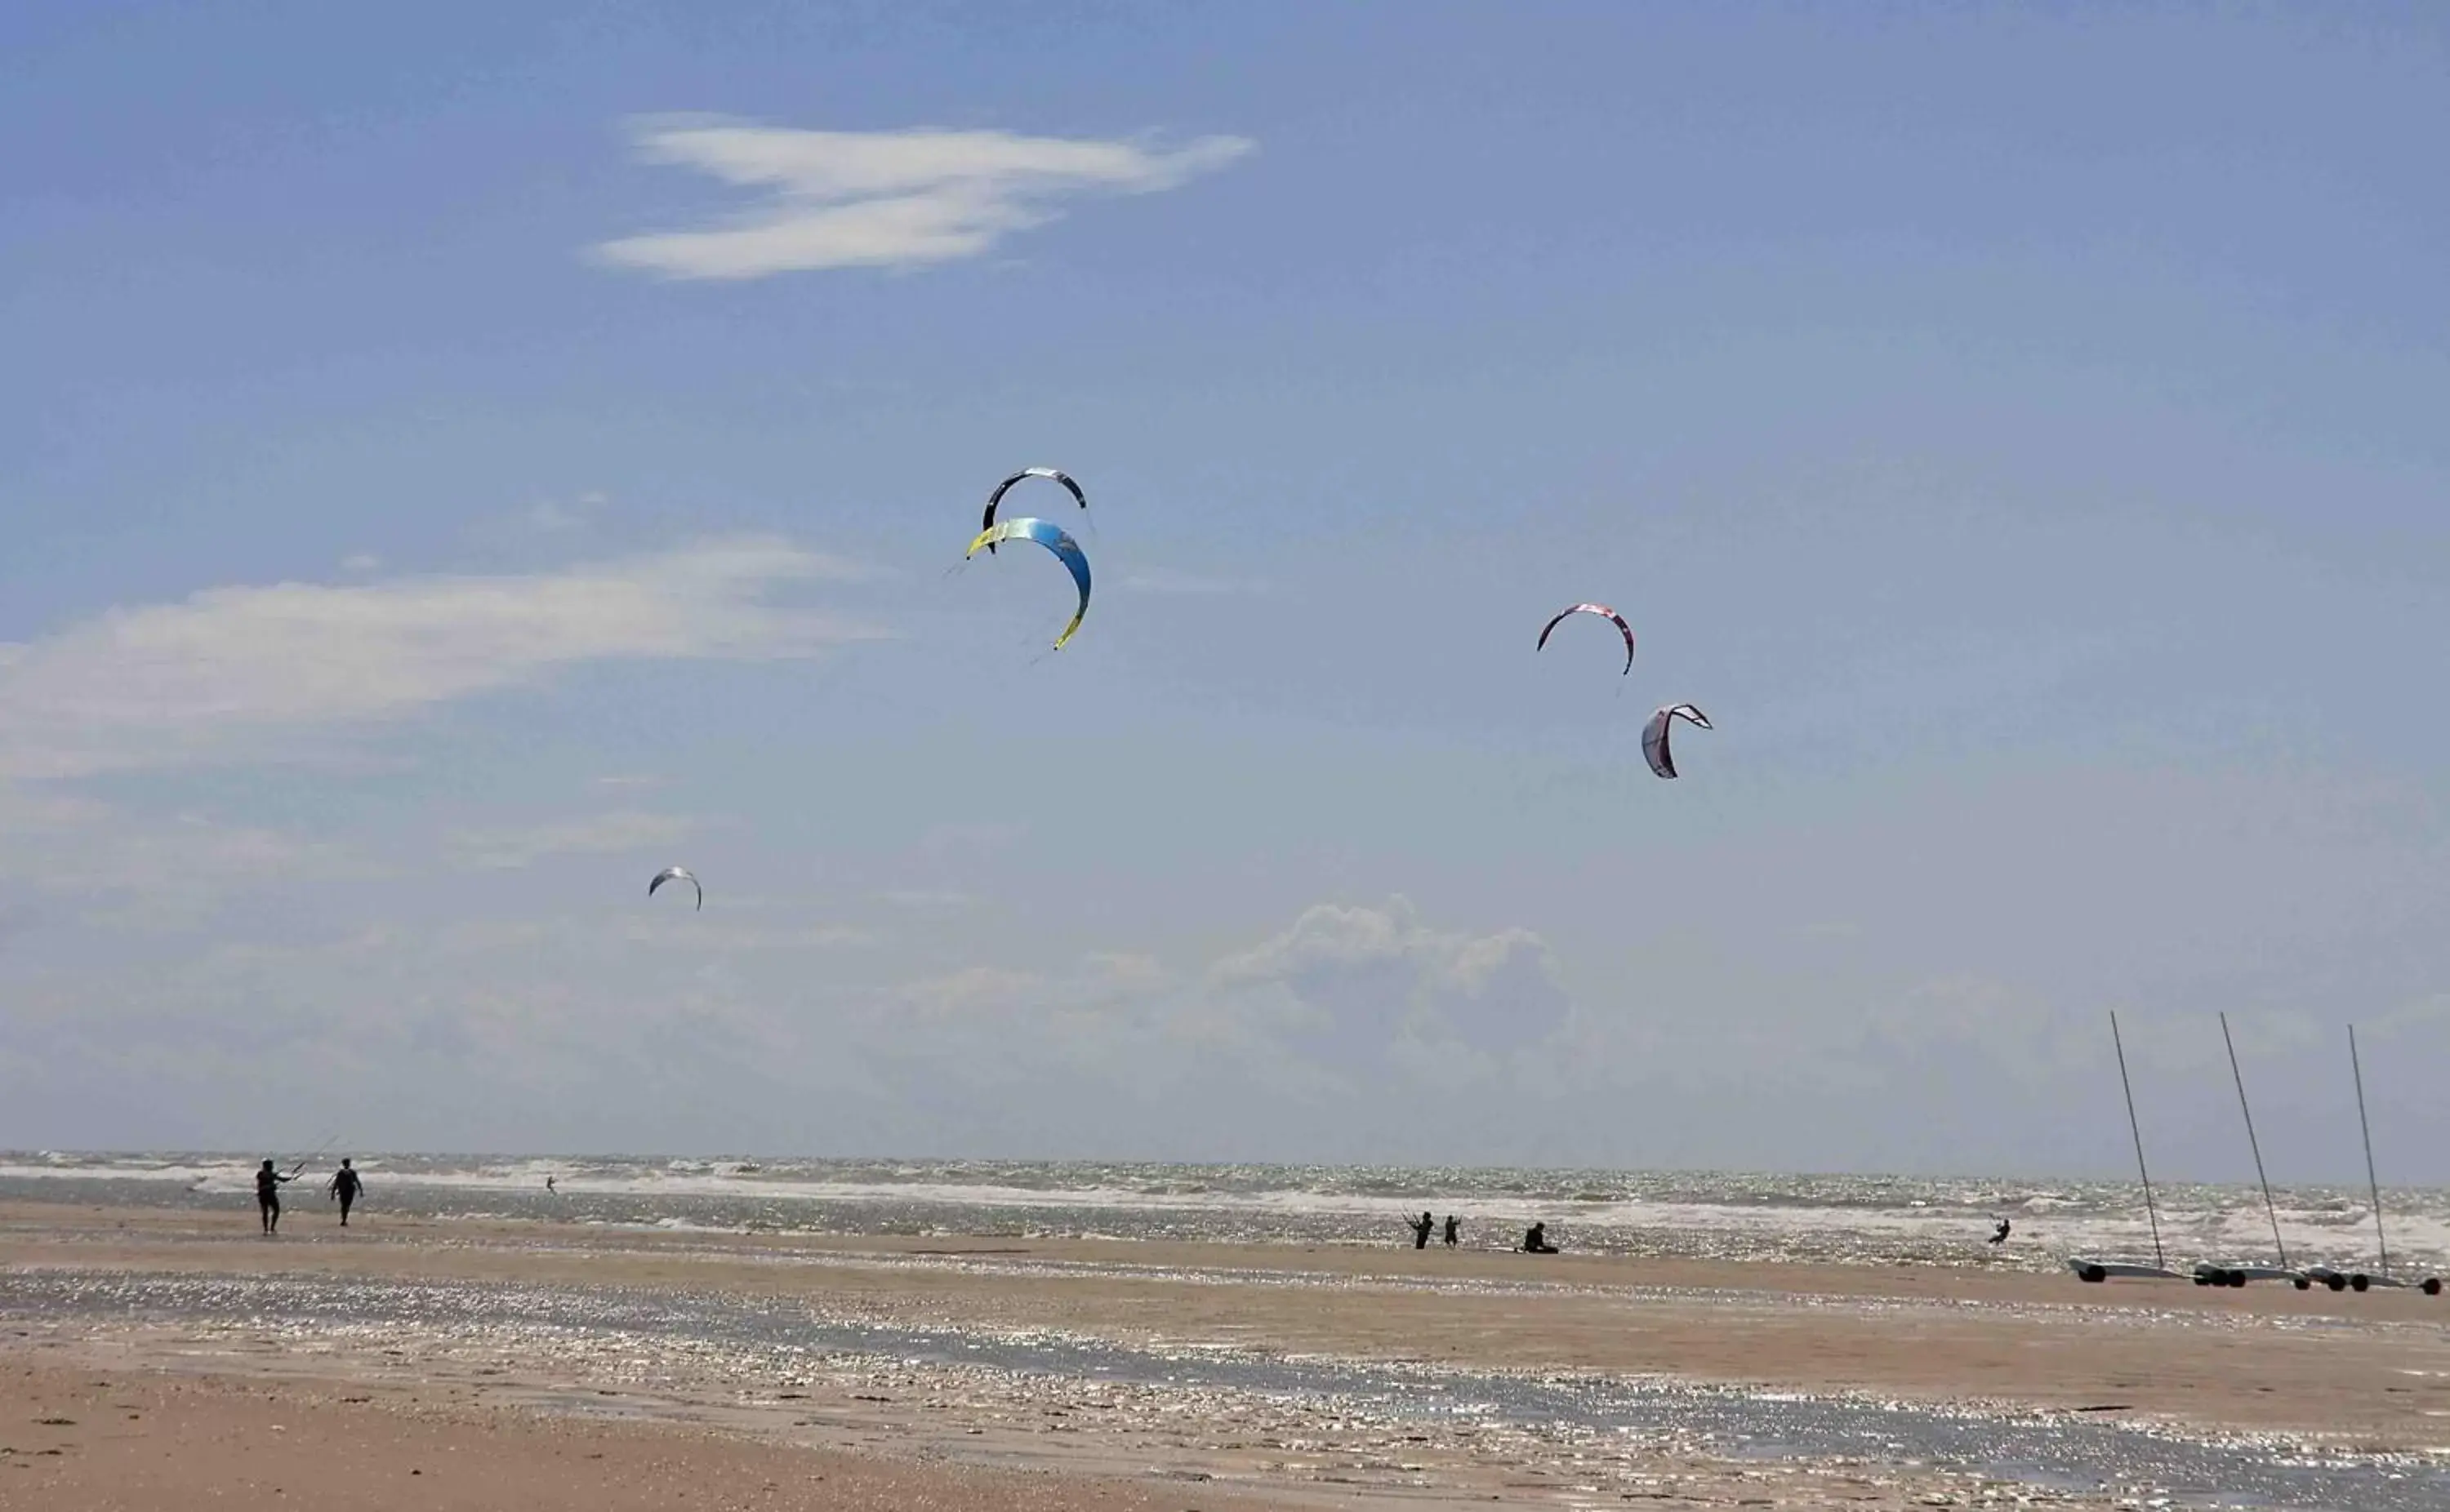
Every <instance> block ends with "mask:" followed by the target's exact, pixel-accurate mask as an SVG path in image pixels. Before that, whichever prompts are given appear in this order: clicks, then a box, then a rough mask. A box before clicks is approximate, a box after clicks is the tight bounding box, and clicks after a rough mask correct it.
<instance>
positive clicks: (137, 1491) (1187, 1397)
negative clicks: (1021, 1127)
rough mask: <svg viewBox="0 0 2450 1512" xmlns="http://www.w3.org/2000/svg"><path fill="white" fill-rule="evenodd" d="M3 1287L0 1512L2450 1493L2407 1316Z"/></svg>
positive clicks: (556, 1240) (387, 1264)
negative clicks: (280, 1505)
mask: <svg viewBox="0 0 2450 1512" xmlns="http://www.w3.org/2000/svg"><path fill="white" fill-rule="evenodd" d="M0 1268H5V1270H4V1271H0V1367H5V1369H6V1372H7V1385H6V1386H5V1391H6V1393H7V1402H6V1406H5V1410H6V1412H7V1417H6V1418H5V1419H0V1422H5V1423H6V1424H7V1427H6V1430H5V1432H0V1447H5V1449H6V1451H7V1452H6V1453H5V1454H0V1465H5V1468H0V1505H5V1506H12V1507H13V1506H27V1507H33V1506H42V1507H56V1508H60V1509H63V1512H73V1509H80V1508H87V1507H91V1508H101V1507H153V1506H161V1507H168V1506H173V1505H191V1504H196V1503H197V1501H198V1500H199V1499H203V1498H205V1497H207V1496H208V1495H209V1494H210V1493H211V1492H212V1491H213V1490H215V1489H216V1488H218V1489H220V1490H222V1491H224V1492H226V1494H229V1495H233V1496H236V1495H240V1494H242V1493H243V1488H246V1487H264V1486H270V1485H276V1484H277V1485H278V1486H280V1487H281V1489H282V1495H283V1496H284V1497H301V1496H302V1497H306V1498H309V1499H311V1500H312V1502H313V1504H317V1505H335V1506H355V1505H364V1506H437V1507H441V1506H472V1507H473V1506H493V1505H499V1506H550V1505H562V1504H567V1505H572V1506H579V1505H590V1506H598V1505H600V1506H627V1505H639V1506H645V1505H676V1504H680V1500H681V1499H680V1495H679V1488H683V1487H686V1488H688V1489H689V1491H690V1495H689V1498H688V1500H689V1502H690V1504H714V1505H726V1506H730V1505H738V1506H863V1505H869V1504H876V1505H885V1504H892V1505H896V1506H910V1505H943V1506H968V1505H981V1506H984V1505H989V1504H993V1505H1001V1506H1014V1505H1020V1506H1028V1505H1037V1504H1041V1503H1040V1502H1034V1501H1032V1500H1030V1499H1031V1498H1033V1497H1042V1498H1048V1499H1049V1500H1046V1501H1044V1502H1042V1504H1046V1505H1112V1506H1116V1507H1138V1506H1168V1507H1190V1506H1201V1507H1209V1508H1218V1507H1232V1506H1241V1505H1250V1506H1257V1505H1317V1506H1351V1505H1381V1504H1392V1503H1396V1502H1400V1503H1403V1504H1408V1505H1412V1504H1444V1503H1449V1502H1452V1503H1457V1504H1459V1503H1461V1502H1466V1501H1471V1502H1486V1501H1488V1500H1491V1499H1496V1500H1500V1501H1504V1502H1522V1503H1524V1504H1553V1505H1597V1504H1601V1503H1603V1502H1604V1503H1606V1504H1612V1505H1613V1504H1625V1503H1626V1502H1628V1501H1631V1502H1638V1503H1642V1504H1663V1505H1740V1504H1754V1505H1764V1506H1821V1505H1840V1504H1843V1505H1856V1506H1868V1507H1886V1506H1896V1507H1905V1506H1915V1505H1950V1504H1965V1505H1975V1504H2003V1505H2005V1504H2034V1503H2050V1504H2070V1505H2095V1504H2098V1505H2112V1504H2117V1503H2119V1502H2121V1501H2127V1502H2131V1503H2135V1504H2141V1502H2137V1499H2138V1498H2141V1499H2143V1501H2144V1502H2149V1498H2150V1497H2151V1496H2152V1495H2154V1494H2174V1495H2177V1496H2179V1497H2180V1498H2181V1499H2182V1500H2183V1499H2186V1498H2189V1497H2192V1498H2194V1499H2197V1500H2203V1501H2207V1502H2216V1501H2219V1500H2221V1499H2223V1498H2224V1497H2226V1496H2232V1495H2233V1496H2236V1497H2239V1498H2245V1497H2247V1496H2253V1497H2257V1498H2260V1499H2262V1500H2264V1501H2266V1502H2272V1503H2274V1504H2296V1505H2323V1504H2329V1503H2331V1502H2338V1504H2343V1505H2359V1506H2368V1505H2369V1506H2382V1505H2408V1506H2425V1505H2440V1504H2444V1496H2443V1492H2442V1491H2441V1489H2440V1487H2441V1484H2442V1483H2440V1481H2439V1480H2438V1478H2437V1477H2436V1472H2435V1471H2434V1470H2433V1469H2432V1468H2430V1467H2431V1466H2434V1465H2436V1464H2438V1463H2439V1462H2440V1458H2441V1457H2443V1456H2444V1455H2450V1447H2445V1446H2450V1327H2445V1325H2450V1313H2445V1312H2444V1311H2443V1308H2442V1305H2441V1303H2440V1301H2439V1300H2438V1299H2428V1298H2423V1297H2421V1296H2420V1295H2417V1294H2414V1293H2392V1294H2382V1293H2373V1294H2369V1295H2364V1296H2358V1295H2355V1294H2348V1295H2335V1294H2333V1293H2330V1292H2327V1291H2323V1290H2319V1289H2318V1290H2316V1291H2313V1292H2297V1291H2294V1290H2291V1289H2285V1288H2260V1289H2246V1290H2242V1291H2240V1290H2222V1289H2198V1288H2194V1287H2191V1286H2186V1285H2166V1284H2164V1285H2153V1284H2131V1285H2113V1286H2108V1287H2086V1286H2082V1285H2081V1284H2079V1283H2078V1282H2076V1281H2075V1280H2074V1279H2073V1278H2072V1277H2067V1278H2059V1277H2052V1276H2044V1275H2037V1274H2033V1273H2031V1272H2024V1271H2012V1270H1996V1271H1987V1272H1986V1271H1984V1270H1977V1269H1971V1268H1966V1269H1954V1270H1952V1269H1945V1268H1936V1267H1885V1268H1883V1267H1869V1266H1799V1265H1761V1264H1745V1263H1700V1262H1660V1261H1642V1260H1634V1259H1625V1258H1610V1257H1582V1256H1575V1255H1571V1254H1568V1255H1562V1256H1556V1257H1535V1256H1525V1255H1518V1254H1508V1253H1504V1252H1496V1251H1462V1252H1455V1253H1448V1252H1444V1251H1443V1250H1438V1249H1432V1250H1428V1251H1414V1250H1410V1249H1397V1248H1392V1247H1390V1248H1387V1249H1383V1250H1363V1249H1354V1248H1301V1247H1292V1246H1283V1247H1269V1246H1228V1245H1200V1244H1167V1243H1129V1242H1108V1241H1095V1240H1028V1241H1021V1240H1015V1239H1010V1238H1002V1237H979V1238H974V1239H965V1240H951V1239H941V1238H940V1239H925V1240H921V1239H904V1238H878V1237H846V1238H823V1237H805V1236H749V1235H733V1234H713V1233H701V1232H678V1233H675V1232H669V1231H666V1232H654V1231H629V1230H611V1229H605V1228H601V1227H592V1226H580V1225H555V1224H540V1223H538V1224H532V1223H517V1222H481V1223H480V1222H451V1221H438V1220H431V1219H398V1218H384V1217H380V1216H369V1217H366V1218H363V1219H361V1221H360V1225H359V1226H357V1227H353V1228H351V1229H349V1230H347V1231H342V1230H340V1229H339V1228H338V1227H337V1226H336V1225H334V1224H333V1223H332V1222H331V1221H330V1219H329V1217H328V1216H327V1215H326V1214H323V1213H321V1212H311V1211H310V1212H301V1213H298V1214H295V1215H293V1216H292V1218H291V1219H290V1220H289V1226H288V1227H287V1228H286V1229H285V1230H284V1231H283V1233H282V1235H281V1237H279V1238H278V1239H274V1240H265V1239H262V1238H260V1237H258V1236H257V1235H256V1234H254V1232H253V1231H252V1221H251V1214H245V1213H239V1212H232V1213H230V1214H228V1215H226V1216H224V1215H220V1214H199V1213H194V1212H164V1211H160V1210H155V1209H143V1208H68V1207H64V1206H51V1205H42V1204H14V1205H9V1206H7V1207H0ZM97 1383H107V1385H102V1384H97ZM120 1403H125V1404H126V1406H125V1407H124V1408H123V1407H121V1406H118V1405H114V1404H120ZM130 1413H133V1414H135V1416H132V1417H131V1416H129V1415H128V1414H130ZM45 1419H68V1420H72V1425H69V1424H62V1425H45V1423H44V1420H45ZM106 1424H107V1429H106V1427H105V1426H103V1425H106ZM275 1425H279V1426H278V1429H277V1431H276V1428H275ZM310 1440H311V1441H315V1442H317V1443H321V1442H324V1441H335V1442H338V1443H340V1444H345V1445H346V1447H345V1449H343V1450H336V1451H335V1452H332V1453H328V1454H327V1453H322V1452H320V1451H319V1452H312V1453H308V1452H301V1451H299V1450H298V1449H296V1448H295V1447H293V1446H296V1445H299V1444H303V1443H305V1442H307V1441H310ZM267 1444H269V1445H271V1446H273V1447H275V1448H279V1449H280V1451H281V1452H279V1453H278V1454H274V1455H271V1456H269V1457H268V1458H267V1456H266V1455H265V1454H263V1453H262V1452H259V1451H260V1450H262V1448H263V1447H264V1446H265V1445H267ZM51 1451H57V1452H51ZM599 1454H600V1455H601V1456H603V1458H602V1459H591V1458H588V1456H590V1455H599ZM2020 1465H2021V1466H2022V1467H2023V1468H2021V1469H2020V1468H2019V1466H2020ZM2306 1465H2311V1466H2314V1467H2315V1468H2314V1469H2311V1470H2304V1469H2302V1467H2303V1466H2306ZM2290 1466H2299V1467H2301V1468H2298V1469H2291V1468H2289V1467H2290ZM446 1467H447V1468H448V1470H449V1472H450V1473H449V1474H447V1475H446V1474H444V1473H442V1471H443V1470H444V1469H445V1468H446ZM420 1468H421V1469H423V1470H424V1472H425V1473H424V1474H421V1475H416V1476H411V1475H408V1474H407V1473H406V1472H407V1471H408V1470H411V1469H420ZM2308 1476H2311V1477H2313V1479H2312V1480H2307V1479H2305V1478H2306V1477H2308ZM659 1477H661V1478H662V1479H658V1478H659ZM820 1477H822V1478H823V1479H819V1478H820ZM2291 1477H2295V1479H2291ZM2361 1477H2370V1480H2363V1479H2360V1478H2361ZM2258 1478H2261V1479H2260V1480H2258ZM429 1480H430V1482H431V1483H429ZM2230 1481H2235V1482H2236V1484H2233V1485H2232V1484H2227V1483H2226V1482H2230ZM664 1487H671V1488H673V1489H671V1491H670V1492H669V1494H668V1493H667V1491H666V1490H665V1489H662V1488H664ZM2360 1488H2362V1489H2360ZM2368 1493H2370V1494H2368ZM267 1494H268V1493H267ZM352 1497H354V1498H358V1499H359V1500H355V1501H352V1500H349V1498H352ZM554 1497H561V1498H565V1499H566V1500H564V1501H554V1500H553V1499H554ZM624 1498H627V1499H628V1500H624ZM1935 1498H1944V1499H1946V1500H1933V1499H1935ZM2394 1498H2395V1499H2396V1500H2392V1499H2394Z"/></svg>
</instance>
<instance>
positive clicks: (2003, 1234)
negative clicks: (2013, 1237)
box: [1991, 1218, 2015, 1244]
mask: <svg viewBox="0 0 2450 1512" xmlns="http://www.w3.org/2000/svg"><path fill="white" fill-rule="evenodd" d="M2013 1227H2015V1226H2014V1225H2013V1224H2011V1223H2010V1222H2009V1221H2008V1220H2007V1219H2005V1218H2002V1219H2000V1220H1999V1231H1998V1232H1997V1233H1994V1234H1993V1235H1992V1236H1991V1242H1992V1243H1993V1244H2006V1243H2007V1242H2008V1231H2009V1230H2010V1229H2012V1228H2013Z"/></svg>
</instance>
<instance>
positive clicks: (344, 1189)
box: [324, 1155, 365, 1229]
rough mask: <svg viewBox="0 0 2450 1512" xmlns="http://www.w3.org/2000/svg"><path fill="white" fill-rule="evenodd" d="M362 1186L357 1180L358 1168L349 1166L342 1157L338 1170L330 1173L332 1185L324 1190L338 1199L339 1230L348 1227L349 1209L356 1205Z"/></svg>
mask: <svg viewBox="0 0 2450 1512" xmlns="http://www.w3.org/2000/svg"><path fill="white" fill-rule="evenodd" d="M364 1186H365V1184H364V1183H363V1182H361V1181H360V1180H359V1179H358V1168H357V1167H355V1166H353V1165H351V1164H349V1157H348V1156H346V1155H342V1156H341V1157H340V1170H338V1171H335V1172H333V1173H332V1184H331V1185H330V1186H329V1187H327V1188H325V1189H324V1190H325V1191H327V1192H330V1193H331V1194H332V1195H333V1196H335V1197H338V1198H340V1227H341V1228H343V1229H345V1228H347V1227H348V1226H349V1209H350V1208H351V1207H353V1206H354V1205H355V1204H356V1203H357V1200H358V1193H359V1192H360V1191H362V1190H364Z"/></svg>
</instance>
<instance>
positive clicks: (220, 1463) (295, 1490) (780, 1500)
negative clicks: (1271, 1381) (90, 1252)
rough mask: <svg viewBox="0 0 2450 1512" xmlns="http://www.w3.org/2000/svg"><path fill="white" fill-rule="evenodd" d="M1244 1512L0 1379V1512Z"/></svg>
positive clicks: (17, 1368)
mask: <svg viewBox="0 0 2450 1512" xmlns="http://www.w3.org/2000/svg"><path fill="white" fill-rule="evenodd" d="M218 1504H228V1505H247V1506H255V1507H282V1506H296V1507H310V1508H316V1509H319V1512H391V1509H394V1508H424V1509H433V1512H475V1509H477V1508H504V1509H508V1508H518V1509H521V1512H632V1509H636V1512H647V1509H650V1508H652V1509H656V1512H668V1509H671V1508H676V1507H697V1508H709V1509H729V1508H743V1509H746V1508H755V1509H758V1512H798V1509H803V1508H807V1509H813V1508H836V1507H878V1508H888V1507H889V1508H896V1509H903V1512H937V1509H946V1512H949V1509H968V1508H985V1507H1004V1508H1010V1509H1012V1512H1070V1509H1072V1508H1090V1509H1098V1512H1181V1509H1183V1508H1186V1507H1198V1508H1201V1509H1203V1512H1257V1509H1258V1508H1259V1507H1260V1506H1262V1505H1264V1504H1265V1503H1262V1502H1245V1501H1234V1500H1227V1499H1224V1498H1221V1497H1216V1498H1211V1497H1199V1496H1194V1497H1191V1498H1189V1499H1186V1498H1185V1497H1184V1495H1183V1494H1182V1492H1181V1490H1178V1489H1173V1488H1166V1489H1158V1488H1154V1487H1149V1486H1139V1485H1133V1484H1129V1483H1123V1482H1118V1481H1109V1480H1102V1479H1098V1478H1093V1477H1084V1476H1062V1477H1056V1476H1046V1475H1029V1474H1017V1473H1009V1472H1001V1473H1000V1472H996V1471H989V1470H973V1469H964V1468H962V1467H959V1466H951V1465H919V1464H902V1463H896V1462H893V1461H889V1460H879V1459H874V1458H870V1457H866V1456H861V1455H855V1454H846V1453H836V1452H828V1451H826V1450H822V1449H814V1448H807V1447H793V1446H789V1445H785V1444H768V1443H760V1442H757V1441H755V1440H751V1439H745V1438H737V1437H730V1436H717V1435H711V1434H709V1433H706V1432H704V1431H692V1430H689V1429H683V1428H675V1427H669V1426H663V1425H647V1424H603V1423H589V1422H584V1421H580V1420H576V1419H573V1418H571V1417H568V1416H553V1415H540V1414H535V1413H528V1412H519V1411H514V1410H503V1409H491V1408H486V1407H483V1406H468V1405H458V1406H449V1405H432V1404H419V1403H417V1402H414V1401H410V1400H408V1393H404V1392H402V1391H400V1390H399V1389H398V1388H396V1387H392V1386H360V1387H352V1386H307V1385H300V1384H295V1383H271V1382H265V1381H261V1380H243V1379H239V1380H232V1379H214V1378H208V1377H195V1376H163V1375H158V1374H151V1373H148V1372H146V1370H144V1369H143V1368H141V1367H140V1368H138V1369H135V1370H133V1371H126V1370H123V1371H114V1372H111V1373H108V1374H103V1373H97V1372H96V1371H94V1370H93V1369H90V1368H87V1367H73V1366H68V1365H65V1364H43V1365H33V1366H27V1365H19V1364H16V1363H15V1362H14V1361H13V1360H11V1361H10V1364H9V1365H8V1366H7V1367H5V1368H0V1508H10V1509H14V1508H20V1507H22V1508H25V1509H27V1512H34V1509H36V1508H42V1509H46V1512H101V1509H103V1508H110V1509H114V1512H153V1509H160V1512H171V1509H174V1508H175V1509H180V1512H185V1509H188V1508H195V1507H203V1506H212V1505H218Z"/></svg>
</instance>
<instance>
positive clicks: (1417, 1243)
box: [1411, 1212, 1438, 1250]
mask: <svg viewBox="0 0 2450 1512" xmlns="http://www.w3.org/2000/svg"><path fill="white" fill-rule="evenodd" d="M1437 1226H1438V1220H1437V1219H1435V1218H1432V1217H1430V1216H1429V1214H1428V1213H1426V1212H1425V1213H1422V1214H1421V1215H1420V1216H1419V1217H1418V1218H1415V1219H1413V1220H1412V1225H1411V1228H1412V1248H1413V1249H1415V1250H1426V1249H1428V1248H1429V1231H1430V1230H1431V1229H1434V1228H1436V1227H1437Z"/></svg>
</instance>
